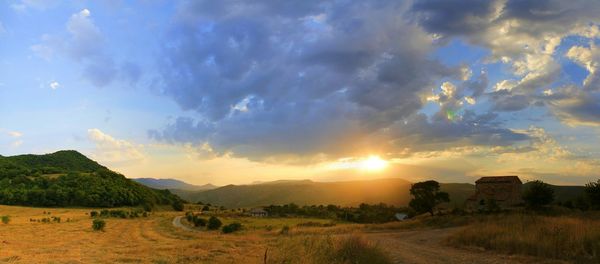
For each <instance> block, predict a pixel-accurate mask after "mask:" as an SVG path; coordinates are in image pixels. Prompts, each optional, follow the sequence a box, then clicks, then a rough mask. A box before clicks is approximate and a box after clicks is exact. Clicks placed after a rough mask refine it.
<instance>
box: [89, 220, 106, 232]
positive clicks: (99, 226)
mask: <svg viewBox="0 0 600 264" xmlns="http://www.w3.org/2000/svg"><path fill="white" fill-rule="evenodd" d="M105 226H106V222H104V220H102V219H94V221H92V229H94V231H104V227H105Z"/></svg>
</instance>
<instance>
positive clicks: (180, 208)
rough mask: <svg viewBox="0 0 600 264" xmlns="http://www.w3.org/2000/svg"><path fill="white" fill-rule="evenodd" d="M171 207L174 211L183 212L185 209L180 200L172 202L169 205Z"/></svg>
mask: <svg viewBox="0 0 600 264" xmlns="http://www.w3.org/2000/svg"><path fill="white" fill-rule="evenodd" d="M171 206H172V207H173V210H175V211H183V209H184V207H185V206H184V204H183V202H182V201H180V200H176V201H174V202H173V204H171Z"/></svg>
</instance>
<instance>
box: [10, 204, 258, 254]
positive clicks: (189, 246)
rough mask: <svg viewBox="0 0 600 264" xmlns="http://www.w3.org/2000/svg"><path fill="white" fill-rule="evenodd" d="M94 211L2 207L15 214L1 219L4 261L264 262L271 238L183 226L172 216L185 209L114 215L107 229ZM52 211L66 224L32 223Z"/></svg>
mask: <svg viewBox="0 0 600 264" xmlns="http://www.w3.org/2000/svg"><path fill="white" fill-rule="evenodd" d="M89 211H91V210H90V209H71V208H68V209H47V208H28V207H13V206H0V215H9V216H10V218H11V220H10V222H9V223H8V224H1V223H0V262H8V263H212V262H220V263H238V262H240V261H241V260H242V259H243V260H244V262H245V263H259V262H261V261H262V258H263V255H264V252H265V248H266V244H267V240H268V239H267V238H266V237H265V236H263V235H261V234H259V233H256V234H253V233H244V234H240V235H238V234H234V235H223V234H221V233H220V232H218V231H211V232H208V231H205V232H194V233H190V232H187V231H184V230H179V229H176V228H174V227H173V226H172V225H171V221H172V218H173V217H174V216H176V215H181V213H175V212H167V211H165V212H156V213H153V214H151V215H150V216H149V217H147V218H143V217H142V218H136V219H116V218H109V219H106V230H105V231H104V232H98V231H92V228H91V223H92V220H91V218H90V217H89V215H86V213H88V212H89ZM44 212H50V215H48V214H45V213H44ZM51 216H55V217H61V223H37V222H35V223H32V222H30V219H32V218H33V219H38V218H45V217H51ZM67 218H69V219H70V221H69V222H66V221H67Z"/></svg>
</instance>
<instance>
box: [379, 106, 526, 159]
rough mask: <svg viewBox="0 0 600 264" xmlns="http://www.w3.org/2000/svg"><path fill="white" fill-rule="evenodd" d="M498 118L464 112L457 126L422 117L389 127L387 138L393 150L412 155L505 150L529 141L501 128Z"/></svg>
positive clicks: (492, 114)
mask: <svg viewBox="0 0 600 264" xmlns="http://www.w3.org/2000/svg"><path fill="white" fill-rule="evenodd" d="M497 117H498V116H497V114H494V113H486V114H482V115H478V114H476V113H474V112H472V111H469V110H466V111H465V113H464V115H463V116H462V118H461V120H460V122H452V121H445V122H442V121H438V122H431V121H429V120H428V118H427V116H425V115H423V114H419V115H415V116H414V117H412V118H411V119H409V120H407V122H404V123H403V122H398V123H396V124H394V125H393V126H391V127H390V129H389V133H390V135H389V136H390V138H393V139H394V140H393V144H394V145H395V146H396V147H407V146H408V147H409V148H410V151H411V152H414V151H430V150H443V149H446V148H452V147H460V146H508V145H512V144H514V143H515V142H519V141H525V140H528V139H530V136H529V135H527V134H524V133H519V132H514V131H512V130H510V129H506V128H502V127H501V125H502V124H501V123H500V122H499V121H497Z"/></svg>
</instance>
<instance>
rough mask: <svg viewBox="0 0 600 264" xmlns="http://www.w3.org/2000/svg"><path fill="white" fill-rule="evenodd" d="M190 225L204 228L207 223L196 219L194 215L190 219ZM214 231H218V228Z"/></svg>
mask: <svg viewBox="0 0 600 264" xmlns="http://www.w3.org/2000/svg"><path fill="white" fill-rule="evenodd" d="M217 220H218V219H217ZM192 223H194V226H196V227H198V226H206V224H207V221H206V219H204V218H201V217H198V216H197V215H194V216H193V217H192ZM215 229H218V227H217V228H215Z"/></svg>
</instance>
